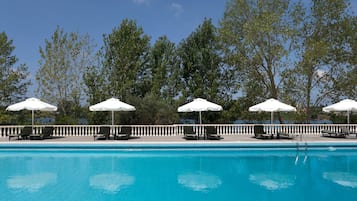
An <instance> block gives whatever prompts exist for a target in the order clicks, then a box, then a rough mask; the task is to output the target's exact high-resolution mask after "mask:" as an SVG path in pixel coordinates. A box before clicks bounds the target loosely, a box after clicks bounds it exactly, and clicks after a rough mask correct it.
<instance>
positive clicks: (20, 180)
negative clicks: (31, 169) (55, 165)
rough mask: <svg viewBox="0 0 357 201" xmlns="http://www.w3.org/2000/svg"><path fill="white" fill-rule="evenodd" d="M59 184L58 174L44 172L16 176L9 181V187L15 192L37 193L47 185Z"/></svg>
mask: <svg viewBox="0 0 357 201" xmlns="http://www.w3.org/2000/svg"><path fill="white" fill-rule="evenodd" d="M56 183H57V174H55V173H49V172H43V173H35V174H29V175H16V176H11V177H9V178H8V179H7V186H8V188H10V189H14V190H26V191H29V192H36V191H39V190H41V189H42V188H44V187H45V186H47V185H51V184H56Z"/></svg>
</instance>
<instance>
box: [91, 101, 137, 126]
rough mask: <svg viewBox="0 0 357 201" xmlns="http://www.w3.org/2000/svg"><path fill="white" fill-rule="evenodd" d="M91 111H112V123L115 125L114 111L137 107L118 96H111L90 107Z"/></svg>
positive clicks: (132, 109)
mask: <svg viewBox="0 0 357 201" xmlns="http://www.w3.org/2000/svg"><path fill="white" fill-rule="evenodd" d="M89 110H90V111H111V112H112V125H114V111H134V110H135V107H134V106H132V105H129V104H127V103H124V102H122V101H120V100H119V99H117V98H109V99H107V100H105V101H103V102H100V103H97V104H95V105H92V106H90V107H89Z"/></svg>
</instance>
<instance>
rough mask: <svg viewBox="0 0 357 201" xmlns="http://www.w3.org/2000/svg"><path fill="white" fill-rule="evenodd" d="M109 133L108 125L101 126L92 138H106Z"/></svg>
mask: <svg viewBox="0 0 357 201" xmlns="http://www.w3.org/2000/svg"><path fill="white" fill-rule="evenodd" d="M109 135H110V127H109V126H101V127H100V128H99V132H98V133H97V134H95V135H93V137H94V140H108V139H109Z"/></svg>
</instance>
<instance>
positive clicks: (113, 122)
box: [112, 111, 114, 126]
mask: <svg viewBox="0 0 357 201" xmlns="http://www.w3.org/2000/svg"><path fill="white" fill-rule="evenodd" d="M113 125H114V111H112V126H113Z"/></svg>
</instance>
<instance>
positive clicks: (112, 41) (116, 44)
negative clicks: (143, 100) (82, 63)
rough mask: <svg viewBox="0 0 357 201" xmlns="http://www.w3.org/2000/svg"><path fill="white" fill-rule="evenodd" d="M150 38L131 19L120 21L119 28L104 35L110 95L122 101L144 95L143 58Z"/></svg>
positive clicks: (144, 72) (145, 63)
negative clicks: (132, 96) (132, 95)
mask: <svg viewBox="0 0 357 201" xmlns="http://www.w3.org/2000/svg"><path fill="white" fill-rule="evenodd" d="M149 41H150V38H149V36H147V35H145V34H144V32H143V30H142V28H141V27H138V26H137V25H136V22H135V21H133V20H128V19H124V20H123V21H122V23H121V25H120V27H119V28H114V29H113V31H112V33H111V34H109V35H105V36H104V50H103V51H104V63H103V64H104V68H106V69H105V70H106V71H107V72H108V84H109V86H108V90H109V93H110V95H111V96H115V97H118V98H120V99H122V100H124V101H125V99H126V98H127V97H128V96H129V95H130V94H134V95H137V96H140V97H143V96H144V95H145V93H146V92H147V89H146V83H147V81H148V79H149V78H148V73H147V57H148V51H149V48H150V44H149Z"/></svg>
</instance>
